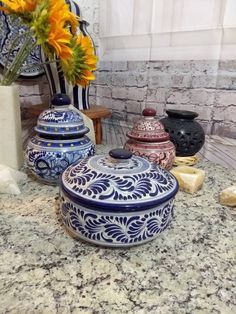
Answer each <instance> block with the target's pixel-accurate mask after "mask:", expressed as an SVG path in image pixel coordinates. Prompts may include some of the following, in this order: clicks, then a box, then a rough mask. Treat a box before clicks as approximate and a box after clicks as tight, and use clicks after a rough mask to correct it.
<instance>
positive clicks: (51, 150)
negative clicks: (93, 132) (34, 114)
mask: <svg viewBox="0 0 236 314" xmlns="http://www.w3.org/2000/svg"><path fill="white" fill-rule="evenodd" d="M69 105H70V98H69V97H68V96H67V95H65V94H55V95H54V96H53V98H52V108H51V109H47V110H45V111H43V112H42V113H41V114H40V116H39V118H38V121H37V126H36V127H35V130H36V132H37V135H36V136H34V137H33V138H32V139H30V140H29V142H28V145H27V148H26V153H25V159H26V163H27V166H28V168H29V169H30V170H31V171H32V173H33V174H34V175H36V177H37V178H38V179H40V180H42V181H44V182H46V183H51V184H57V183H58V179H59V177H60V175H61V173H62V172H63V171H64V170H65V169H66V168H67V167H68V166H69V165H71V164H72V163H74V162H76V161H78V160H79V159H83V158H86V157H88V156H92V155H94V153H95V145H94V144H93V143H92V142H91V140H90V139H89V138H88V137H87V136H86V135H85V134H86V133H88V132H89V129H88V128H87V127H85V125H84V122H83V118H82V116H81V115H80V114H79V112H78V110H73V109H71V108H70V107H69Z"/></svg>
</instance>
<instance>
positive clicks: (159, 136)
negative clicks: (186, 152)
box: [124, 108, 175, 170]
mask: <svg viewBox="0 0 236 314" xmlns="http://www.w3.org/2000/svg"><path fill="white" fill-rule="evenodd" d="M127 136H128V137H129V139H128V141H126V143H125V145H124V148H125V149H127V150H129V151H131V152H132V153H133V154H135V155H136V156H140V157H143V158H146V159H148V160H149V161H150V162H154V163H157V164H159V165H160V166H161V167H163V168H165V169H167V170H170V169H171V167H172V165H173V163H174V159H175V146H174V144H173V143H172V142H171V141H170V136H169V134H168V133H167V132H166V131H165V129H164V126H163V125H162V124H161V123H160V121H158V119H156V110H155V109H153V108H146V109H144V110H143V112H142V117H141V118H140V119H139V120H138V121H137V122H136V123H135V124H134V126H133V128H132V130H131V131H129V132H128V133H127Z"/></svg>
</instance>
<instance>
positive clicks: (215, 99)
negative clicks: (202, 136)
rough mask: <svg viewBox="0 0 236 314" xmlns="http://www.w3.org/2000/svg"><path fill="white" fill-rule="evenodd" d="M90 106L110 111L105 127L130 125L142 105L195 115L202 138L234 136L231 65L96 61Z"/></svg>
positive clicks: (235, 68)
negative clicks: (177, 110)
mask: <svg viewBox="0 0 236 314" xmlns="http://www.w3.org/2000/svg"><path fill="white" fill-rule="evenodd" d="M90 92H91V99H92V102H93V103H95V102H96V103H97V104H99V105H105V106H106V107H108V108H110V109H112V111H113V115H112V118H111V119H110V120H107V123H113V124H114V123H116V120H117V123H122V125H123V126H127V127H129V126H130V124H132V122H133V120H135V119H136V118H138V117H139V116H140V114H141V112H142V110H143V109H144V108H145V107H154V108H155V109H156V110H157V114H158V116H160V117H162V116H163V115H164V114H165V109H169V108H175V109H185V110H192V111H196V112H198V113H199V117H198V120H199V122H200V123H201V124H202V126H203V127H204V129H205V131H206V133H207V134H218V135H222V136H229V137H234V138H236V61H231V60H227V61H216V60H215V61H209V60H207V61H204V60H203V61H198V60H194V61H183V60H179V61H149V62H148V61H147V62H145V61H129V62H100V65H99V71H98V72H97V79H96V81H95V83H94V84H93V86H92V88H91V89H90Z"/></svg>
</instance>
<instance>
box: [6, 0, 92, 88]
mask: <svg viewBox="0 0 236 314" xmlns="http://www.w3.org/2000/svg"><path fill="white" fill-rule="evenodd" d="M1 2H2V4H3V5H2V6H0V10H1V11H3V12H4V13H5V14H7V15H10V16H11V18H13V19H14V18H18V19H19V20H20V23H22V25H25V26H27V28H26V31H25V33H24V34H19V35H18V36H17V37H16V38H14V40H13V41H12V43H11V47H10V49H9V52H8V56H9V58H7V60H6V64H5V68H4V71H3V73H2V80H1V81H0V85H11V84H12V83H13V82H14V81H15V80H16V79H17V78H18V76H19V75H20V71H21V68H22V67H23V64H24V62H25V60H26V59H27V57H28V56H29V54H30V53H31V51H32V50H33V49H35V46H37V45H40V46H41V48H42V50H43V52H44V54H45V56H46V58H47V60H48V61H47V62H58V63H59V65H60V71H62V72H63V75H64V76H65V79H66V80H67V82H68V83H69V84H72V85H81V86H83V87H85V86H86V85H88V83H89V82H90V81H92V80H94V79H95V77H94V74H93V71H94V70H96V63H97V57H96V56H95V55H94V50H93V46H92V43H91V40H90V38H89V37H87V36H83V35H82V34H81V33H80V34H79V35H78V34H77V33H76V30H77V27H78V24H79V20H78V17H77V16H76V15H75V14H73V13H72V12H70V10H69V5H68V4H66V3H65V1H64V0H1ZM22 38H23V41H22ZM19 40H21V42H22V45H21V47H20V49H19V51H18V52H17V54H16V56H15V58H14V59H13V61H11V62H10V55H11V52H12V51H13V49H14V47H15V45H16V44H17V42H18V41H19ZM11 50H12V51H11Z"/></svg>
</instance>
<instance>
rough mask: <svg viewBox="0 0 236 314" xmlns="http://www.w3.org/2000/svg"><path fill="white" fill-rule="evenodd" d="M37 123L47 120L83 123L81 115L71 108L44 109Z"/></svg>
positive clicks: (49, 121)
mask: <svg viewBox="0 0 236 314" xmlns="http://www.w3.org/2000/svg"><path fill="white" fill-rule="evenodd" d="M38 122H39V123H42V122H47V123H55V124H59V123H76V124H78V123H79V122H81V123H83V119H82V117H81V115H80V114H79V113H78V112H76V111H72V110H65V111H62V110H51V109H50V110H45V111H44V112H42V113H41V114H40V116H39V119H38Z"/></svg>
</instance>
